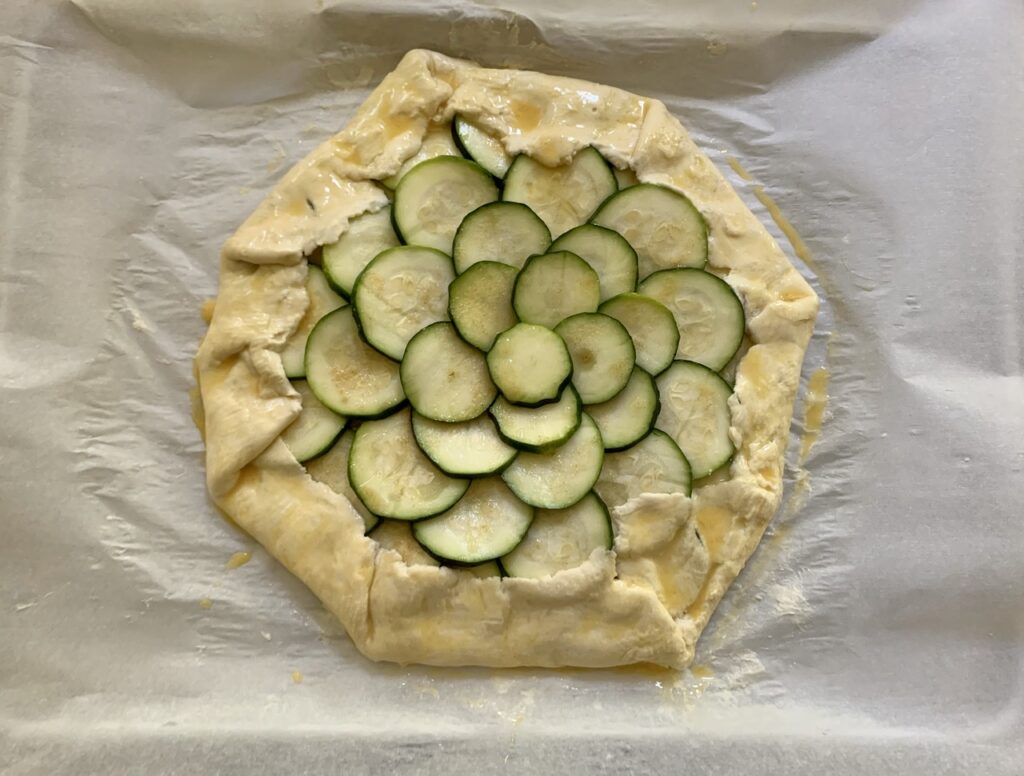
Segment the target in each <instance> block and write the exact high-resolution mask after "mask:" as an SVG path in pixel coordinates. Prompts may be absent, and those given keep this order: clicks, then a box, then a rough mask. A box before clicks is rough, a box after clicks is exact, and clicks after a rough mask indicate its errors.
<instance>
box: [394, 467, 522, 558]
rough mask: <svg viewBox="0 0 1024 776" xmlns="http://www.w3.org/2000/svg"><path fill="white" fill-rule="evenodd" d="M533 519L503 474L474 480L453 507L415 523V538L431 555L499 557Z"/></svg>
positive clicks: (413, 530)
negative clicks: (506, 482) (503, 477)
mask: <svg viewBox="0 0 1024 776" xmlns="http://www.w3.org/2000/svg"><path fill="white" fill-rule="evenodd" d="M532 521H533V507H531V506H528V505H527V504H524V503H523V502H522V501H520V500H519V499H518V498H516V496H515V494H514V493H512V491H511V490H509V489H508V486H507V485H506V484H505V483H504V482H502V480H501V478H500V477H487V478H486V479H482V480H474V481H473V483H472V484H471V485H470V486H469V490H468V491H466V495H465V496H464V497H463V498H462V499H461V500H460V501H459V502H458V503H457V504H456V505H455V506H453V507H452V508H451V509H449V510H448V511H446V512H444V513H442V514H440V515H438V516H437V517H432V518H430V519H429V520H421V521H420V522H418V523H415V524H414V525H413V527H412V532H413V535H414V536H415V537H416V541H418V542H419V543H420V544H422V545H423V547H424V548H426V550H427V551H428V552H430V553H431V554H432V555H435V556H437V557H439V558H444V559H445V560H449V561H453V562H455V563H481V562H483V561H487V560H494V559H495V558H500V557H501V556H502V555H504V554H505V553H507V552H509V551H510V550H511V549H512V548H513V547H515V546H516V545H517V544H519V542H520V541H522V539H523V536H524V535H525V534H526V531H527V529H528V528H529V527H530V523H531V522H532Z"/></svg>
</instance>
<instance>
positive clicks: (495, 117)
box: [196, 51, 818, 668]
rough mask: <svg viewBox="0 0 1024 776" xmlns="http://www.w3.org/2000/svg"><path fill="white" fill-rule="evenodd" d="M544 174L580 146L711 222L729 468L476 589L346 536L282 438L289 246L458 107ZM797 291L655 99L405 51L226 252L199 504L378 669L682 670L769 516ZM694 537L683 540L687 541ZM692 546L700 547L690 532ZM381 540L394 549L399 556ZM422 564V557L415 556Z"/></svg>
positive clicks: (208, 382) (459, 577)
mask: <svg viewBox="0 0 1024 776" xmlns="http://www.w3.org/2000/svg"><path fill="white" fill-rule="evenodd" d="M456 112H458V113H459V114H460V115H462V116H464V117H466V118H468V119H470V120H471V121H473V122H474V123H476V124H477V125H478V126H480V127H482V128H484V129H485V130H487V131H488V132H490V133H491V134H493V135H494V136H495V137H498V138H500V139H501V142H502V143H503V144H504V146H505V148H506V150H507V151H508V152H509V153H510V154H516V153H520V152H525V153H528V154H529V155H531V156H532V157H534V158H536V159H538V160H540V161H541V162H544V163H545V164H549V165H553V164H557V163H559V162H563V161H566V160H567V159H569V158H570V157H571V156H572V154H573V153H575V152H576V151H578V150H579V149H581V148H584V147H585V146H588V145H593V146H594V147H596V148H597V149H598V150H599V151H600V152H601V153H602V154H603V155H604V156H605V157H606V158H607V159H609V160H610V161H612V162H613V163H614V164H615V165H616V166H619V167H622V168H630V169H631V170H633V171H635V173H636V175H637V176H638V177H639V179H640V180H641V181H647V182H653V183H660V184H664V185H666V186H670V187H673V188H676V189H678V190H680V191H682V192H684V193H685V194H686V195H687V196H688V197H689V198H690V199H691V200H692V201H693V202H694V204H695V205H696V206H697V207H698V208H699V209H700V210H701V212H702V213H703V214H704V215H705V217H706V218H707V221H708V224H709V227H710V246H709V248H710V260H709V265H708V268H709V269H710V270H711V271H713V272H715V273H717V274H719V275H720V276H722V277H725V278H726V279H727V280H728V282H729V283H730V284H731V285H732V286H733V288H735V289H736V290H737V291H738V293H739V294H740V296H741V297H742V299H743V300H744V305H745V308H746V315H747V335H748V337H749V340H750V342H751V346H750V348H749V350H747V351H746V353H745V354H744V355H743V357H742V359H741V360H740V362H739V364H738V366H737V368H736V381H735V393H734V395H733V396H732V398H731V399H730V408H731V412H732V426H731V429H730V434H731V436H732V439H733V442H734V443H735V446H736V455H735V457H734V459H733V461H732V463H731V464H730V467H729V471H728V476H727V477H724V478H715V479H716V482H715V483H714V484H708V485H705V486H703V487H698V488H697V489H696V490H695V492H694V495H693V497H692V498H687V497H686V496H684V495H681V494H677V495H669V496H655V495H645V496H641V497H640V498H638V499H634V500H633V501H631V502H628V503H626V504H624V505H622V506H620V507H618V508H616V509H615V510H614V522H615V528H616V544H615V551H614V552H609V551H604V550H597V551H595V552H594V553H593V554H592V555H591V557H590V559H589V560H588V561H586V562H585V563H583V564H582V565H581V566H579V567H578V568H576V569H572V570H569V571H563V572H560V573H558V574H556V575H554V576H552V577H548V578H545V579H541V580H532V579H513V578H507V579H501V578H498V577H493V576H491V577H486V576H485V577H477V576H474V575H473V574H468V573H465V572H461V571H456V570H452V569H449V568H445V567H440V566H437V565H435V564H434V562H433V561H432V559H430V558H429V556H427V555H426V554H425V553H416V552H415V551H414V550H415V548H411V549H410V548H409V547H405V549H404V550H403V549H402V548H403V545H402V543H401V542H398V543H395V542H390V543H389V544H390V547H389V548H385V547H384V546H382V545H381V544H379V543H378V542H377V541H375V540H373V539H372V538H367V537H364V535H363V518H362V517H361V516H360V515H359V514H358V513H357V512H356V511H355V509H354V508H353V507H352V505H351V503H350V502H349V501H348V500H347V499H346V498H344V497H343V496H341V495H339V494H338V493H336V492H335V491H333V490H332V489H331V488H329V487H328V486H327V485H325V484H322V483H320V482H317V481H315V480H313V479H312V478H311V477H310V476H309V475H308V474H307V473H306V470H305V469H304V468H303V467H302V466H301V465H299V464H298V463H296V461H295V459H294V458H293V457H292V455H291V454H290V453H289V452H288V449H287V448H286V447H285V445H284V443H283V442H281V440H280V438H279V436H280V434H281V432H282V430H283V429H284V428H285V427H286V426H288V424H289V423H291V421H292V420H293V419H294V418H295V417H296V415H297V414H298V412H299V407H300V403H299V399H298V395H297V394H296V392H295V391H294V390H292V388H291V386H290V384H289V382H288V380H287V378H286V377H285V374H284V371H283V369H282V366H281V358H280V352H281V349H282V346H283V345H284V343H285V340H286V339H287V338H288V336H289V334H290V333H291V332H292V331H293V330H294V329H295V328H296V327H297V326H298V325H299V322H300V321H301V319H302V317H303V314H304V312H305V309H306V306H307V297H306V292H305V290H304V282H303V281H304V278H305V274H306V267H307V261H306V258H305V256H306V255H308V254H310V253H311V252H312V251H313V250H314V249H315V248H316V247H317V246H319V245H323V244H327V243H331V242H333V241H335V240H337V239H338V237H339V235H340V234H342V233H343V232H344V231H345V229H346V227H347V225H348V223H349V221H350V219H352V218H354V217H355V216H358V215H360V214H362V213H365V212H369V211H375V210H378V209H380V208H381V207H383V206H384V205H386V204H387V198H386V196H385V194H384V192H383V190H382V189H381V188H379V187H378V186H377V185H375V184H374V183H373V182H372V181H373V180H380V179H383V178H387V177H388V176H389V175H392V174H394V173H395V172H396V171H398V170H399V168H400V167H401V166H402V164H403V162H404V161H405V160H407V159H408V158H410V157H412V156H413V155H414V154H416V153H417V152H418V151H419V149H420V146H421V144H422V142H423V139H424V137H425V135H426V133H427V131H428V126H429V125H430V123H431V122H432V121H435V122H436V121H448V120H450V119H451V118H452V116H453V114H454V113H456ZM817 308H818V299H817V297H816V296H815V294H814V292H813V291H812V290H811V288H810V287H809V286H808V284H807V283H806V282H805V281H804V279H803V278H802V277H801V276H800V274H799V273H798V272H797V271H796V270H795V269H794V268H793V267H792V266H791V265H790V263H789V261H788V260H787V258H786V256H785V255H784V254H783V253H782V251H781V250H780V249H779V247H778V246H777V245H776V244H775V242H774V241H773V240H772V238H771V237H770V236H769V234H768V232H767V231H766V230H765V229H764V227H763V226H762V225H761V224H760V223H759V222H758V220H757V219H756V218H755V217H754V216H753V214H752V213H751V212H750V211H749V210H748V209H747V207H746V206H745V205H744V204H743V202H742V201H741V200H740V198H739V197H738V196H737V195H736V193H735V192H734V191H733V189H732V188H731V187H730V186H729V184H728V183H727V182H726V181H725V180H724V179H723V178H722V176H721V175H720V174H719V172H718V171H717V170H716V169H715V167H714V165H713V164H712V163H711V162H710V161H709V160H708V159H707V157H705V156H704V154H703V153H701V152H700V151H699V150H698V148H697V147H696V146H695V145H694V143H693V141H692V140H691V139H690V138H689V136H688V135H687V133H686V131H685V130H684V129H683V128H682V126H681V125H680V124H679V122H678V121H677V120H676V119H675V118H673V117H672V116H671V115H670V114H669V112H668V111H667V109H666V108H665V106H664V105H663V104H662V103H660V102H658V101H656V100H652V99H648V98H646V97H638V96H635V95H633V94H629V93H627V92H623V91H620V90H618V89H613V88H609V87H607V86H600V85H596V84H591V83H586V82H582V81H576V80H570V79H567V78H556V77H552V76H548V75H542V74H538V73H531V72H522V71H515V70H493V69H485V68H481V67H478V66H476V65H474V64H472V63H469V62H465V61H458V60H454V59H450V58H448V57H445V56H442V55H440V54H436V53H433V52H429V51H412V52H410V53H409V54H407V55H406V56H405V57H404V58H403V59H402V61H401V63H400V64H399V65H398V67H397V68H396V69H395V71H394V72H392V73H391V74H390V75H388V76H387V77H386V78H385V79H384V81H383V82H382V83H381V84H380V86H379V87H378V88H377V89H376V90H375V91H374V92H373V94H372V95H371V96H370V98H369V99H368V100H367V101H366V103H365V104H364V105H363V106H362V108H360V110H359V111H358V112H357V114H356V115H355V117H354V119H353V120H352V121H351V122H350V123H349V125H348V126H347V127H346V128H345V129H344V130H342V131H341V132H340V133H338V134H337V135H336V136H334V137H333V138H331V139H330V140H328V141H326V142H325V143H324V144H323V145H321V146H320V147H319V148H317V149H316V150H315V151H313V152H312V153H311V154H310V155H309V156H308V157H306V158H305V159H304V160H302V161H301V162H299V163H298V164H297V165H296V166H295V167H294V168H293V169H292V170H291V171H290V172H289V173H288V174H287V175H286V176H285V177H284V179H283V180H281V181H280V183H278V185H277V186H276V187H275V188H274V189H273V191H271V192H270V194H269V195H268V196H267V198H266V199H265V200H264V201H263V203H262V204H261V205H260V206H259V207H258V208H257V210H256V211H255V212H254V213H253V214H252V215H251V216H250V217H249V218H248V220H246V221H245V223H244V224H243V225H242V226H241V228H240V229H239V230H238V231H237V232H236V233H235V235H234V236H232V237H231V238H230V239H229V240H228V242H227V243H226V245H225V246H224V249H223V253H222V261H221V271H220V292H219V295H218V297H217V304H216V308H215V312H214V315H213V319H212V321H211V324H210V328H209V331H208V333H207V335H206V338H205V339H204V341H203V343H202V345H201V346H200V349H199V352H198V354H197V356H196V370H197V374H198V380H199V387H200V393H201V401H202V407H201V411H202V414H201V418H202V419H203V420H204V421H205V436H206V451H207V453H206V455H207V457H206V461H207V481H208V486H209V489H210V493H211V494H212V496H213V499H214V500H215V502H216V503H217V505H218V506H220V507H221V508H222V509H223V510H224V511H225V512H227V513H228V514H229V515H231V517H232V518H234V520H235V521H236V522H237V523H238V524H239V525H240V526H242V527H243V528H244V529H245V530H246V531H248V532H249V533H250V534H252V535H253V536H254V537H255V538H256V539H257V540H258V541H259V542H260V543H261V544H262V545H263V546H264V547H266V549H267V550H268V551H269V552H270V553H271V554H272V555H274V557H276V558H277V559H278V560H279V561H280V562H281V563H283V564H284V565H285V566H286V567H287V568H289V569H290V570H291V571H292V572H293V573H294V574H296V575H297V576H298V577H299V578H300V579H302V580H303V582H305V583H306V585H308V586H309V588H310V589H311V590H312V591H313V592H314V593H315V594H316V595H317V596H318V597H319V598H320V600H321V601H323V603H324V605H325V606H326V607H327V608H328V609H330V610H331V611H332V612H333V613H334V614H335V615H336V616H337V617H338V618H339V619H340V620H341V622H342V623H343V624H344V626H345V628H346V629H347V631H348V633H349V635H350V636H351V638H352V640H353V641H354V642H355V644H356V645H357V646H358V647H359V649H360V650H361V651H362V652H363V653H364V654H365V655H367V656H368V657H370V658H372V659H374V660H391V661H397V662H401V663H427V664H433V665H488V666H526V665H529V666H565V665H573V666H613V665H623V664H629V663H635V662H641V661H648V662H652V663H658V664H662V665H665V666H673V667H677V668H682V667H685V666H686V665H687V664H688V663H689V662H690V661H691V660H692V658H693V650H694V643H695V642H696V640H697V637H698V636H699V635H700V633H701V630H702V629H703V628H704V626H705V625H706V623H707V621H708V618H709V617H710V615H711V612H712V611H713V610H714V608H715V606H716V605H717V603H718V601H719V600H720V599H721V597H722V595H723V593H724V592H725V590H726V588H727V587H728V585H729V584H730V583H731V582H732V580H733V579H735V577H736V575H737V574H738V573H739V571H740V569H741V568H742V566H743V564H744V562H745V561H746V560H747V558H748V557H749V556H750V554H751V553H752V552H753V550H754V548H755V546H756V545H757V543H758V541H759V540H760V538H761V535H762V533H763V531H764V529H765V526H766V525H767V523H768V521H769V519H770V518H771V516H772V515H773V513H774V512H775V510H776V508H777V507H778V504H779V500H780V497H781V489H782V485H781V483H782V466H783V453H784V450H785V447H786V440H787V435H788V430H789V424H790V417H791V413H792V406H793V401H794V398H795V394H796V390H797V383H798V377H799V374H800V365H801V361H802V359H803V355H804V351H805V350H806V347H807V343H808V340H809V338H810V335H811V330H812V328H813V325H814V319H815V315H816V313H817ZM695 528H696V529H697V530H696V531H695V530H694V529H695ZM698 531H699V535H700V538H698V533H697V532H698ZM396 548H397V549H396ZM424 558H426V559H427V560H424Z"/></svg>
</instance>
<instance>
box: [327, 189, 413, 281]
mask: <svg viewBox="0 0 1024 776" xmlns="http://www.w3.org/2000/svg"><path fill="white" fill-rule="evenodd" d="M397 245H398V235H397V234H395V228H394V227H393V226H392V225H391V205H387V206H386V207H383V208H381V209H380V210H378V211H376V212H374V213H364V214H363V215H361V216H358V217H356V218H354V219H352V222H351V223H350V224H349V225H348V229H346V230H345V232H344V234H342V235H341V237H339V238H338V241H337V242H336V243H331V244H330V245H325V246H324V251H323V268H324V274H326V275H327V279H328V280H329V281H330V283H331V285H332V286H334V288H336V289H337V290H338V291H340V292H341V293H342V294H344V295H345V296H351V295H352V288H353V287H354V286H355V284H356V278H357V277H359V273H360V272H362V271H363V270H364V269H366V265H367V264H369V263H370V262H371V261H373V259H374V258H375V257H376V256H377V254H378V253H380V252H381V251H386V250H387V249H388V248H394V247H395V246H397Z"/></svg>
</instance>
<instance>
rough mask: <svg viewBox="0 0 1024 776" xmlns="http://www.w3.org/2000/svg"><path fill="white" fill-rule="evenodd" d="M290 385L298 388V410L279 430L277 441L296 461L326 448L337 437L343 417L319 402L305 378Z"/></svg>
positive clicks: (342, 427) (319, 452)
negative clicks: (300, 402)
mask: <svg viewBox="0 0 1024 776" xmlns="http://www.w3.org/2000/svg"><path fill="white" fill-rule="evenodd" d="M292 388H294V389H295V390H296V391H298V392H299V398H300V399H302V410H301V411H300V412H299V416H298V417H297V418H295V420H294V421H292V424H291V425H290V426H288V428H286V429H285V430H284V431H282V432H281V441H282V442H284V443H285V446H287V448H288V449H289V450H291V452H292V455H294V456H295V460H296V461H298V462H299V463H302V462H303V461H308V460H309V459H310V458H316V457H317V456H318V455H320V454H322V453H325V452H327V451H328V450H329V449H330V448H331V445H333V444H334V443H335V441H337V439H338V436H339V435H340V434H341V432H342V430H343V429H344V428H345V423H346V422H347V420H346V419H345V418H344V417H342V416H341V415H337V414H335V413H333V412H331V411H330V410H329V409H328V408H327V407H325V406H324V405H323V404H321V403H320V400H319V399H317V398H316V395H315V394H314V393H313V391H311V390H310V389H309V386H308V385H307V384H306V381H305V380H296V381H294V382H293V383H292Z"/></svg>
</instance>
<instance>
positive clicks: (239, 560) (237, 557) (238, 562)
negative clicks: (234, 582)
mask: <svg viewBox="0 0 1024 776" xmlns="http://www.w3.org/2000/svg"><path fill="white" fill-rule="evenodd" d="M250 560H252V553H251V552H236V553H235V554H234V555H232V556H231V557H230V558H228V562H227V563H226V564H224V565H225V567H226V568H229V569H237V568H238V567H239V566H244V565H245V564H246V563H248V562H249V561H250Z"/></svg>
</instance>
